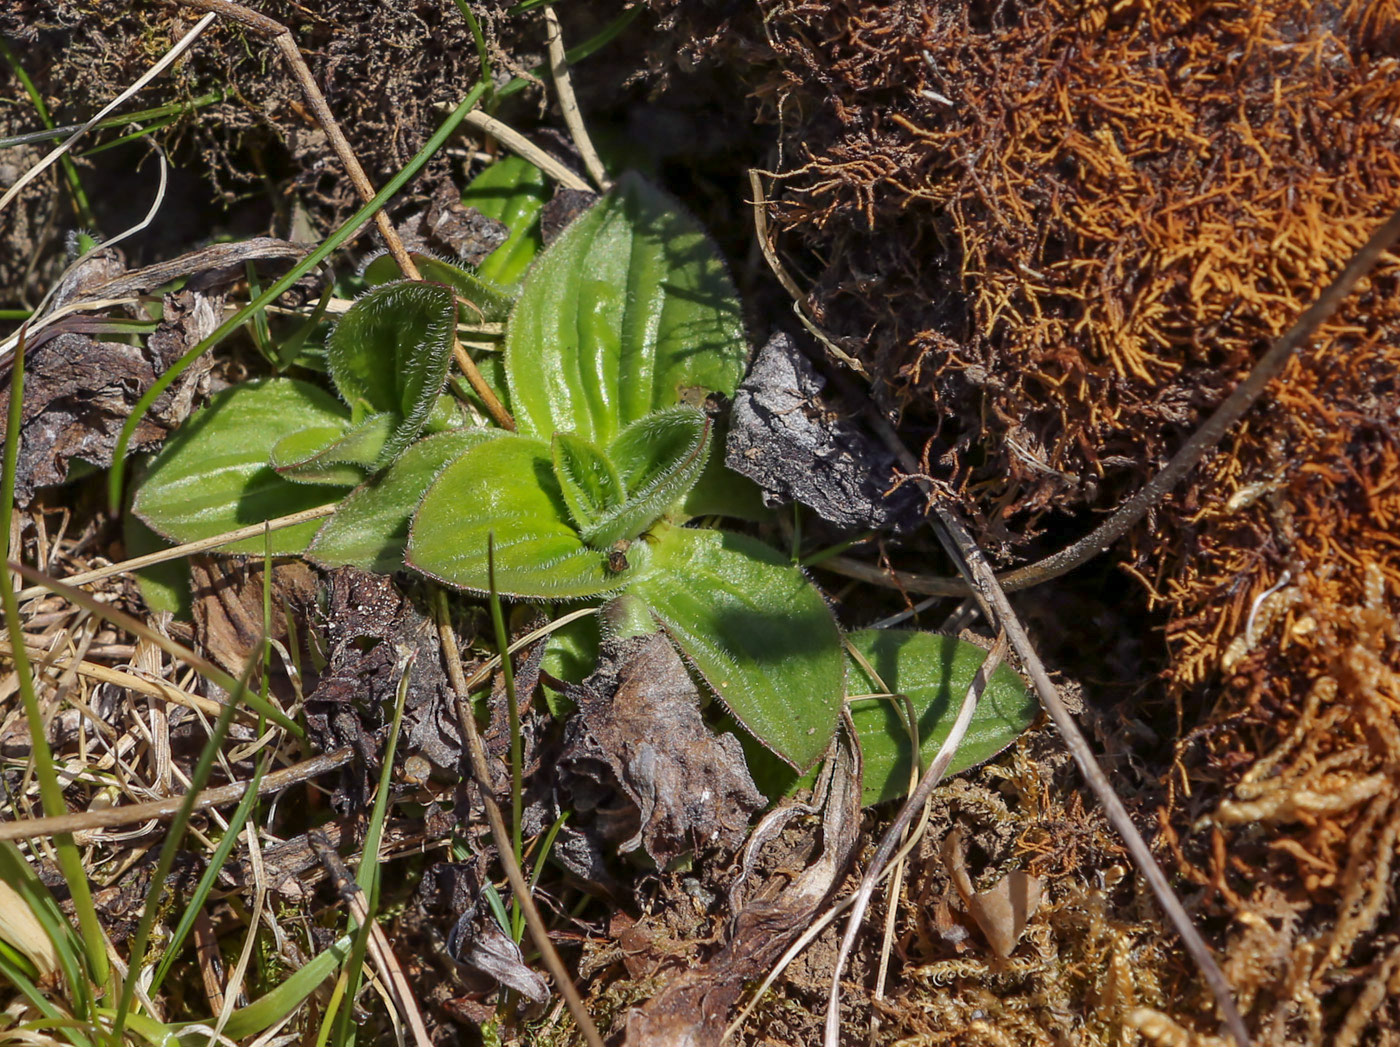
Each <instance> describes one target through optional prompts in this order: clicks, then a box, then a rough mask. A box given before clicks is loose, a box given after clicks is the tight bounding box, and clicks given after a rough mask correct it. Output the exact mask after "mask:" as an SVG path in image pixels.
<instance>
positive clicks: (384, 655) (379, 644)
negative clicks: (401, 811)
mask: <svg viewBox="0 0 1400 1047" xmlns="http://www.w3.org/2000/svg"><path fill="white" fill-rule="evenodd" d="M328 588H329V594H328V600H327V606H326V610H325V614H324V618H323V622H324V625H323V630H324V634H325V638H326V641H327V645H328V648H329V650H328V661H329V663H330V664H329V665H327V667H326V670H325V672H324V673H323V674H322V676H321V679H320V681H319V683H318V684H317V686H316V689H315V691H313V692H312V694H311V695H310V696H309V697H308V698H307V703H306V709H307V725H308V726H309V727H310V728H311V730H312V733H313V736H315V737H316V738H317V741H318V742H319V743H320V744H322V745H323V746H325V747H326V748H328V749H329V748H335V747H338V746H340V745H344V744H346V743H347V742H349V743H352V744H357V745H359V746H361V747H362V749H364V750H368V749H369V748H370V747H369V744H368V737H369V736H372V735H374V734H375V733H376V732H378V731H379V729H380V728H381V727H382V726H383V725H384V716H383V713H384V710H385V709H386V708H388V707H390V706H391V705H392V702H393V698H394V693H395V690H396V689H397V687H398V684H399V677H398V674H397V672H396V666H397V665H398V651H399V649H401V648H402V649H405V650H412V651H417V653H418V657H417V658H416V659H415V661H414V663H413V668H412V669H411V670H410V672H409V678H408V698H407V701H406V706H405V710H404V721H405V729H404V734H405V739H406V741H407V748H408V749H409V750H410V751H413V752H418V753H421V754H422V755H424V756H426V757H427V758H428V759H429V760H431V761H432V762H433V763H435V764H436V765H437V766H439V767H443V768H449V767H455V766H456V765H457V762H458V760H459V758H460V756H461V752H462V743H461V735H460V732H459V730H458V726H457V714H456V708H455V703H454V702H453V700H452V694H451V688H450V686H449V684H448V681H447V674H446V672H445V671H444V670H443V668H442V659H441V657H440V656H439V650H438V638H437V632H436V631H435V630H434V628H433V625H432V622H430V621H429V620H428V619H427V618H426V617H425V616H424V615H422V614H420V613H419V611H418V609H417V608H416V607H414V605H413V603H412V601H411V600H409V599H408V598H407V597H405V596H404V595H403V594H402V593H400V592H399V590H398V588H397V587H396V586H395V585H394V582H393V580H392V579H390V578H387V577H385V576H382V575H376V574H370V573H369V572H367V571H360V570H357V569H355V568H352V567H345V568H341V569H339V570H337V571H333V572H331V575H330V579H329V586H328ZM375 748H377V746H376V747H375Z"/></svg>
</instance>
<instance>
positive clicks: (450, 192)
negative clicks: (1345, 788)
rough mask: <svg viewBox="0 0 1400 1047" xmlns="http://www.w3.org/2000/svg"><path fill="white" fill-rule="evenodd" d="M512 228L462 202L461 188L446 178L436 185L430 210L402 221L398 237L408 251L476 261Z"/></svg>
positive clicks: (431, 197)
mask: <svg viewBox="0 0 1400 1047" xmlns="http://www.w3.org/2000/svg"><path fill="white" fill-rule="evenodd" d="M509 235H510V230H509V229H508V228H507V227H506V224H505V223H504V222H499V221H497V220H496V219H494V218H489V217H487V216H486V215H484V214H482V213H481V212H480V211H478V210H477V209H476V208H475V207H467V206H465V205H463V203H462V191H461V190H460V189H458V188H457V187H456V186H455V185H453V184H452V181H451V179H447V178H444V179H443V180H442V181H440V182H438V184H437V185H436V186H434V187H433V192H432V195H431V196H430V197H429V198H428V207H427V210H424V211H418V212H416V213H415V214H413V215H411V216H409V217H408V218H407V219H405V220H404V221H403V222H401V223H399V237H400V238H401V239H402V240H403V244H404V247H405V248H406V249H407V250H409V251H417V252H420V253H427V254H438V255H446V256H447V257H448V258H455V259H457V260H458V261H461V262H466V263H467V264H469V265H477V264H478V263H480V262H481V260H482V259H483V258H485V257H486V256H487V255H489V254H490V253H491V252H492V251H494V250H495V249H496V248H498V247H500V246H501V244H503V243H505V242H506V238H507V237H508V236H509Z"/></svg>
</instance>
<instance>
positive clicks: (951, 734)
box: [823, 630, 1006, 1047]
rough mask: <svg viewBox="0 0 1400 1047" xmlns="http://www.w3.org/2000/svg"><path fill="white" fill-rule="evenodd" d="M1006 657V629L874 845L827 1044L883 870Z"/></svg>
mask: <svg viewBox="0 0 1400 1047" xmlns="http://www.w3.org/2000/svg"><path fill="white" fill-rule="evenodd" d="M1005 657H1006V632H1005V631H1004V630H1003V631H1002V632H1000V633H999V634H998V635H997V639H996V643H994V644H992V649H991V650H990V651H988V652H987V657H986V658H984V659H983V661H982V666H981V668H979V669H978V670H977V675H976V676H974V677H973V678H972V683H971V684H970V685H969V686H968V688H967V694H966V695H964V697H963V702H962V707H961V708H960V709H959V710H958V718H957V719H956V720H955V721H953V726H952V728H951V729H950V730H949V731H948V737H947V738H945V739H943V744H942V745H940V746H939V747H938V753H937V754H936V755H935V756H934V758H933V762H932V763H930V764H929V767H928V770H927V771H926V772H925V774H924V776H923V778H921V779H920V780H919V784H918V787H917V788H916V789H915V790H914V791H913V792H912V793H910V794H909V798H908V799H907V800H905V801H904V806H903V807H901V808H900V809H899V814H898V815H896V816H895V819H894V821H893V822H891V823H890V825H889V827H888V828H887V829H886V830H885V834H884V836H882V837H881V838H880V845H879V847H877V848H876V849H875V854H874V856H873V857H872V858H871V859H870V862H869V864H868V865H867V866H866V868H865V875H864V876H862V877H861V881H860V887H859V888H857V890H856V892H855V896H854V897H855V901H854V903H853V904H852V906H851V914H850V915H849V916H848V917H847V918H846V933H845V935H844V936H843V937H842V939H841V948H840V951H839V952H837V954H836V965H835V968H834V969H833V970H832V972H831V992H830V993H829V994H828V996H827V1008H826V1031H825V1034H824V1041H823V1042H824V1044H825V1047H840V1043H841V972H842V971H843V970H845V968H846V960H847V958H848V957H849V956H850V954H851V948H852V946H854V945H855V941H856V934H857V933H859V931H860V925H861V921H862V920H863V919H864V918H865V910H866V908H867V907H868V906H869V905H870V898H871V896H872V895H873V894H874V893H875V885H876V884H877V883H879V881H880V872H881V870H882V869H884V867H885V864H886V863H887V862H888V861H889V860H890V856H891V855H892V854H894V851H895V849H896V848H897V847H898V846H899V844H900V840H901V838H902V837H903V835H904V832H905V830H906V829H908V828H909V826H910V824H911V823H912V822H913V821H914V816H915V815H916V814H918V813H919V812H920V811H922V810H923V809H924V806H925V805H926V804H927V803H928V799H929V797H930V796H931V795H933V787H934V786H935V785H937V784H938V782H939V779H941V778H942V777H943V772H944V771H946V770H947V769H948V765H949V764H950V763H952V762H953V755H954V754H955V753H956V752H957V751H958V746H959V745H960V744H962V740H963V736H964V735H965V734H967V729H968V727H969V726H970V725H971V723H972V714H973V713H975V712H976V711H977V703H978V702H979V701H980V700H981V698H982V692H983V691H985V690H986V689H987V681H988V680H989V679H991V675H992V673H994V672H996V670H997V667H998V666H999V665H1001V662H1002V659H1003V658H1005ZM914 752H915V755H916V756H917V754H918V749H915V750H914Z"/></svg>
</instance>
